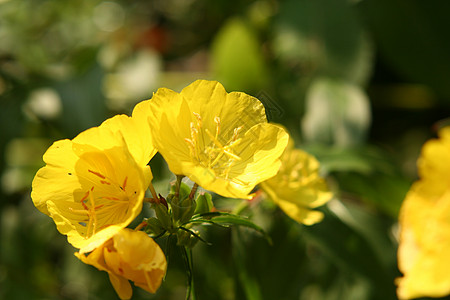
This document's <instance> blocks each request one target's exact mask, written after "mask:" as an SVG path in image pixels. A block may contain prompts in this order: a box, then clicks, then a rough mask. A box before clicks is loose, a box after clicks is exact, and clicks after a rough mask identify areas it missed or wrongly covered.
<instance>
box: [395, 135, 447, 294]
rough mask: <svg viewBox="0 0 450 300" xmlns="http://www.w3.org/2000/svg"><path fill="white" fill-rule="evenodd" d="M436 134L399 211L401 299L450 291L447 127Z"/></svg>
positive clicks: (426, 149)
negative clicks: (436, 136)
mask: <svg viewBox="0 0 450 300" xmlns="http://www.w3.org/2000/svg"><path fill="white" fill-rule="evenodd" d="M439 136H440V139H433V140H430V141H428V142H427V143H425V145H424V146H423V148H422V153H421V157H420V158H419V160H418V168H419V176H420V180H418V181H417V182H415V183H414V184H413V185H412V187H411V189H410V190H409V192H408V194H407V195H406V198H405V200H404V202H403V204H402V207H401V210H400V216H399V221H400V244H399V249H398V264H399V269H400V271H401V272H402V273H403V277H401V278H398V279H397V281H396V283H397V285H398V289H397V294H398V296H399V298H400V299H412V298H418V297H424V296H430V297H442V296H445V295H448V294H450V273H449V272H448V270H449V269H450V181H449V178H450V127H446V128H444V129H442V130H441V131H440V132H439Z"/></svg>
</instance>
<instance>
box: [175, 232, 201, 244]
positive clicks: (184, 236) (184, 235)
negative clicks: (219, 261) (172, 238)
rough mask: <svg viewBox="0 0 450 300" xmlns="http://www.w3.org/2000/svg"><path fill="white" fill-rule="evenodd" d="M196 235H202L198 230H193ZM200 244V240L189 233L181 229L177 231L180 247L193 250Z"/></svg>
mask: <svg viewBox="0 0 450 300" xmlns="http://www.w3.org/2000/svg"><path fill="white" fill-rule="evenodd" d="M191 230H192V231H193V232H194V233H195V234H197V235H199V234H200V233H199V232H198V231H197V230H193V229H191ZM197 242H198V238H196V237H195V236H194V235H192V234H190V233H189V232H187V231H185V230H182V229H179V230H178V231H177V245H178V246H186V247H188V248H193V247H194V246H195V245H196V244H197Z"/></svg>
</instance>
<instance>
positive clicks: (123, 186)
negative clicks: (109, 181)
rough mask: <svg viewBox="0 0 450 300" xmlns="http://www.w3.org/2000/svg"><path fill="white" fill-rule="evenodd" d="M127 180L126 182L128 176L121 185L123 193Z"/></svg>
mask: <svg viewBox="0 0 450 300" xmlns="http://www.w3.org/2000/svg"><path fill="white" fill-rule="evenodd" d="M127 180H128V176H126V177H125V180H124V181H123V184H122V190H124V191H125V188H126V186H127Z"/></svg>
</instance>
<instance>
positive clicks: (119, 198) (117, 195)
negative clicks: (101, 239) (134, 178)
mask: <svg viewBox="0 0 450 300" xmlns="http://www.w3.org/2000/svg"><path fill="white" fill-rule="evenodd" d="M88 172H89V173H92V174H94V175H95V176H96V177H98V178H99V184H100V185H103V186H107V188H106V191H105V189H104V188H101V189H102V191H101V192H100V191H99V192H95V193H94V189H95V187H96V186H99V185H98V184H96V182H94V185H93V186H92V187H91V188H90V189H88V191H87V192H86V193H85V194H84V196H83V197H82V198H81V199H80V200H79V201H80V202H79V203H80V204H81V207H82V209H74V208H73V207H69V210H70V211H71V212H73V213H75V214H77V215H81V216H84V218H83V219H82V221H80V222H78V224H79V225H81V226H83V227H85V232H80V233H81V234H82V235H84V237H85V239H88V238H90V237H91V236H93V235H94V234H95V233H96V232H98V231H100V230H102V229H104V228H106V227H108V226H109V225H111V224H113V223H119V222H120V221H121V219H122V216H123V215H126V213H127V211H128V209H127V208H128V206H129V202H130V200H129V197H128V196H127V194H126V187H127V181H128V176H126V177H125V179H124V181H123V183H122V184H121V185H120V184H115V183H114V182H113V181H112V180H111V179H110V178H108V177H106V176H104V175H103V174H101V173H99V172H96V171H92V170H88ZM117 187H118V188H119V189H117ZM109 190H111V191H109ZM99 193H101V194H102V195H100V194H99ZM124 206H125V207H124ZM108 216H109V217H108ZM111 216H113V217H112V218H111ZM86 217H87V218H86ZM105 217H106V219H105ZM116 218H117V219H119V220H117V219H116ZM83 231H84V230H83ZM83 233H84V234H83Z"/></svg>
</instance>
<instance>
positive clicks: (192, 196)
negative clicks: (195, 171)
mask: <svg viewBox="0 0 450 300" xmlns="http://www.w3.org/2000/svg"><path fill="white" fill-rule="evenodd" d="M197 189H198V184H197V183H194V186H193V187H192V190H191V193H190V194H189V200H192V199H194V196H195V193H196V192H197Z"/></svg>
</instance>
